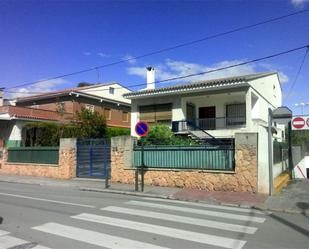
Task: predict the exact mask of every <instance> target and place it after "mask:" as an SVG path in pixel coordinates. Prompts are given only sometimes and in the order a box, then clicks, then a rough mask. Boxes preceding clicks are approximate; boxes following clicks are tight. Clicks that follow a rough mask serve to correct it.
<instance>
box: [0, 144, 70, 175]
mask: <svg viewBox="0 0 309 249" xmlns="http://www.w3.org/2000/svg"><path fill="white" fill-rule="evenodd" d="M7 157H8V152H7V150H6V149H4V152H3V159H2V161H0V174H6V175H23V176H38V177H51V178H57V179H70V178H72V177H75V176H76V139H71V138H65V139H61V140H60V147H59V163H58V165H52V164H33V163H9V162H7Z"/></svg>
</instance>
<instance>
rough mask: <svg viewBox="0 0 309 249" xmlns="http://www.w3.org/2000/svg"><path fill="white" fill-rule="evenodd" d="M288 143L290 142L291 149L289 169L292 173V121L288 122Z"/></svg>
mask: <svg viewBox="0 0 309 249" xmlns="http://www.w3.org/2000/svg"><path fill="white" fill-rule="evenodd" d="M288 143H289V150H288V156H289V171H290V173H292V171H293V161H292V122H291V121H290V122H289V124H288ZM291 175H292V174H291Z"/></svg>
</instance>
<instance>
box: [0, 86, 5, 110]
mask: <svg viewBox="0 0 309 249" xmlns="http://www.w3.org/2000/svg"><path fill="white" fill-rule="evenodd" d="M3 89H4V88H0V106H3Z"/></svg>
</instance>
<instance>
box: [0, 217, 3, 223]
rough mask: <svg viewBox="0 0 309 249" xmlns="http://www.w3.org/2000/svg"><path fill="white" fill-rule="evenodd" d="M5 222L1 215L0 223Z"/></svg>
mask: <svg viewBox="0 0 309 249" xmlns="http://www.w3.org/2000/svg"><path fill="white" fill-rule="evenodd" d="M2 222H3V218H2V217H1V216H0V225H1V224H2Z"/></svg>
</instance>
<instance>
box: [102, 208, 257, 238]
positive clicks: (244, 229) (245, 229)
mask: <svg viewBox="0 0 309 249" xmlns="http://www.w3.org/2000/svg"><path fill="white" fill-rule="evenodd" d="M101 210H105V211H110V212H116V213H122V214H129V215H137V216H142V217H148V218H153V219H160V220H169V221H173V222H179V223H186V224H191V225H197V226H203V227H211V228H216V229H221V230H226V231H232V232H241V233H248V234H254V233H255V232H256V231H257V228H256V227H250V226H242V225H235V224H230V223H225V222H218V221H212V220H206V219H197V218H191V217H185V216H179V215H172V214H164V213H159V212H151V211H144V210H136V209H129V208H122V207H115V206H109V207H105V208H101Z"/></svg>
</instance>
